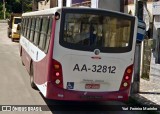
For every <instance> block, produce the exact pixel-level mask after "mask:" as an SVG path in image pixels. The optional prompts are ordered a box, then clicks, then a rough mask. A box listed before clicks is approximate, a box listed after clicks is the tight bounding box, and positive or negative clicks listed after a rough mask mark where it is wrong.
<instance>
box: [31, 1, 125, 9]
mask: <svg viewBox="0 0 160 114" xmlns="http://www.w3.org/2000/svg"><path fill="white" fill-rule="evenodd" d="M33 1H34V2H33V3H34V4H33V6H37V9H38V10H43V9H47V8H52V7H63V6H64V7H76V6H88V7H92V8H104V9H109V10H115V11H122V10H123V4H122V1H123V0H112V2H111V1H110V0H33ZM35 1H37V2H35ZM34 8H35V7H34ZM33 10H36V8H35V9H33Z"/></svg>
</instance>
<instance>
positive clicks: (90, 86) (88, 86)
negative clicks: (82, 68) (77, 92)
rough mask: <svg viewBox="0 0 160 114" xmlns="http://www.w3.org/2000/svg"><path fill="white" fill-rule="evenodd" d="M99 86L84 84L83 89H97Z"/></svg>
mask: <svg viewBox="0 0 160 114" xmlns="http://www.w3.org/2000/svg"><path fill="white" fill-rule="evenodd" d="M99 88H100V84H86V85H85V89H99Z"/></svg>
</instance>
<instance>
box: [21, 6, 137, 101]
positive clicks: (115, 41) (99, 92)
mask: <svg viewBox="0 0 160 114" xmlns="http://www.w3.org/2000/svg"><path fill="white" fill-rule="evenodd" d="M136 36H137V18H136V17H135V16H131V15H127V14H123V13H120V12H115V11H110V10H104V9H94V8H85V7H80V8H79V7H77V8H76V7H69V8H67V7H63V8H59V7H55V8H51V9H46V10H42V11H35V12H28V13H24V14H22V25H21V38H20V56H21V60H22V63H23V65H25V67H26V69H27V71H28V72H29V74H30V82H31V87H32V88H35V89H38V90H39V91H40V92H41V93H42V94H43V95H44V97H45V98H47V99H54V100H69V101H108V100H117V101H126V100H128V97H129V95H130V88H131V83H132V78H133V76H132V75H133V65H134V53H135V44H136Z"/></svg>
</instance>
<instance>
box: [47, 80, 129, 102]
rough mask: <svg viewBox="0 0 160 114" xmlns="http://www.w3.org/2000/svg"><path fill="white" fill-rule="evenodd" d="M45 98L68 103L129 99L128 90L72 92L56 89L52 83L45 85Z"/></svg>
mask: <svg viewBox="0 0 160 114" xmlns="http://www.w3.org/2000/svg"><path fill="white" fill-rule="evenodd" d="M47 85H48V87H47V95H46V98H48V99H54V100H69V101H111V100H115V101H127V100H128V98H129V89H127V90H124V91H115V92H85V91H72V90H66V89H61V88H57V87H56V86H55V85H53V84H52V83H48V84H47Z"/></svg>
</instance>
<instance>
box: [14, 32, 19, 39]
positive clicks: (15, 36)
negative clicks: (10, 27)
mask: <svg viewBox="0 0 160 114" xmlns="http://www.w3.org/2000/svg"><path fill="white" fill-rule="evenodd" d="M12 38H14V39H19V38H20V35H19V34H18V33H12Z"/></svg>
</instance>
